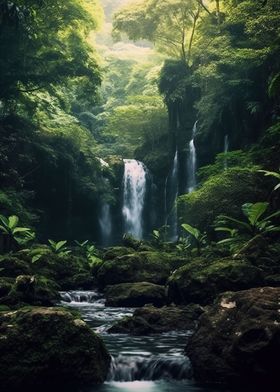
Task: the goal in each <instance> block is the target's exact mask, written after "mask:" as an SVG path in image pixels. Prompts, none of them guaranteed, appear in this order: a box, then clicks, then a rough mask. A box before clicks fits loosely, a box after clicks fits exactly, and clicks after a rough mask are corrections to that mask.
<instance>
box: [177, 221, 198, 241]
mask: <svg viewBox="0 0 280 392" xmlns="http://www.w3.org/2000/svg"><path fill="white" fill-rule="evenodd" d="M181 226H182V228H183V229H184V230H185V231H186V232H187V233H189V234H190V235H192V236H193V237H194V238H195V239H197V240H198V238H199V236H200V231H199V230H198V229H196V228H195V227H193V226H191V225H188V224H187V223H183V224H182V225H181Z"/></svg>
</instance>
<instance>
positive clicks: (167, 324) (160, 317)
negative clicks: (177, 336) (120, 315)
mask: <svg viewBox="0 0 280 392" xmlns="http://www.w3.org/2000/svg"><path fill="white" fill-rule="evenodd" d="M202 313H203V308H202V307H201V306H199V305H195V304H191V305H188V306H184V307H177V306H164V307H162V308H155V307H153V306H145V307H143V308H140V309H136V310H135V312H134V314H133V316H130V317H125V318H124V319H123V320H120V321H118V322H116V323H115V324H114V325H113V326H112V327H111V328H110V329H109V331H108V332H109V333H125V334H127V333H128V334H131V335H149V334H157V333H164V332H170V331H188V330H194V329H195V328H196V326H197V320H198V318H199V317H200V315H201V314H202Z"/></svg>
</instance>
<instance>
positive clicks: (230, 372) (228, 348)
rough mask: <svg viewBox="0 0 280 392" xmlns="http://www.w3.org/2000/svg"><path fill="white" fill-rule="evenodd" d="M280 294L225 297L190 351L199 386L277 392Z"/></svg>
mask: <svg viewBox="0 0 280 392" xmlns="http://www.w3.org/2000/svg"><path fill="white" fill-rule="evenodd" d="M279 303H280V288H272V287H263V288H254V289H250V290H244V291H240V292H236V293H225V294H222V295H220V296H219V298H218V299H217V300H216V301H215V304H214V305H213V306H209V307H207V308H206V312H205V313H204V314H203V315H202V317H201V318H200V319H199V328H198V330H197V331H196V332H195V334H194V335H193V336H192V338H191V339H190V341H189V342H188V344H187V347H186V354H187V355H188V356H189V357H190V359H191V362H192V366H193V369H194V376H195V378H196V379H197V380H199V381H201V382H204V383H205V382H207V383H209V382H210V383H224V384H229V385H231V386H232V385H233V384H238V386H239V388H240V389H238V390H242V391H243V390H248V386H250V387H251V388H252V389H250V390H256V387H257V390H269V391H274V390H276V389H275V386H276V385H278V381H279V372H280V362H279V361H278V360H277V358H278V356H279V350H280V306H279Z"/></svg>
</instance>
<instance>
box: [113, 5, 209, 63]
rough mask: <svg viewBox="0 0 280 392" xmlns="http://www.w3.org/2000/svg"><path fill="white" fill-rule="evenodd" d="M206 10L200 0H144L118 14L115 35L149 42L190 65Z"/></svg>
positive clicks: (115, 18)
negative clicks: (200, 18) (118, 34)
mask: <svg viewBox="0 0 280 392" xmlns="http://www.w3.org/2000/svg"><path fill="white" fill-rule="evenodd" d="M205 9H206V10H207V8H206V7H205V6H204V3H203V2H202V1H198V0H189V1H186V0H161V1H159V0H143V1H141V2H140V3H137V4H133V5H129V6H126V7H124V8H122V9H121V10H120V11H119V12H117V13H116V14H115V17H114V23H113V25H114V32H115V34H117V33H122V32H124V33H126V34H127V35H128V37H129V39H131V40H134V41H136V40H138V39H147V40H149V41H151V42H153V43H155V44H156V46H157V47H158V48H159V49H160V50H163V51H164V52H165V53H167V54H168V55H171V56H176V57H179V58H181V59H183V60H184V61H185V62H186V61H187V62H190V60H191V50H192V45H193V40H194V34H195V30H196V25H197V21H198V18H199V16H200V14H201V12H202V11H203V10H205Z"/></svg>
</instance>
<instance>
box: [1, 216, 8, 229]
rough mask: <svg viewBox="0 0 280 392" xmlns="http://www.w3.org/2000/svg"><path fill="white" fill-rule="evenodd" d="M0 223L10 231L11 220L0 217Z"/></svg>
mask: <svg viewBox="0 0 280 392" xmlns="http://www.w3.org/2000/svg"><path fill="white" fill-rule="evenodd" d="M0 223H2V225H3V226H4V227H5V228H6V230H8V229H9V220H8V219H7V218H6V217H5V216H4V215H0Z"/></svg>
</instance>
